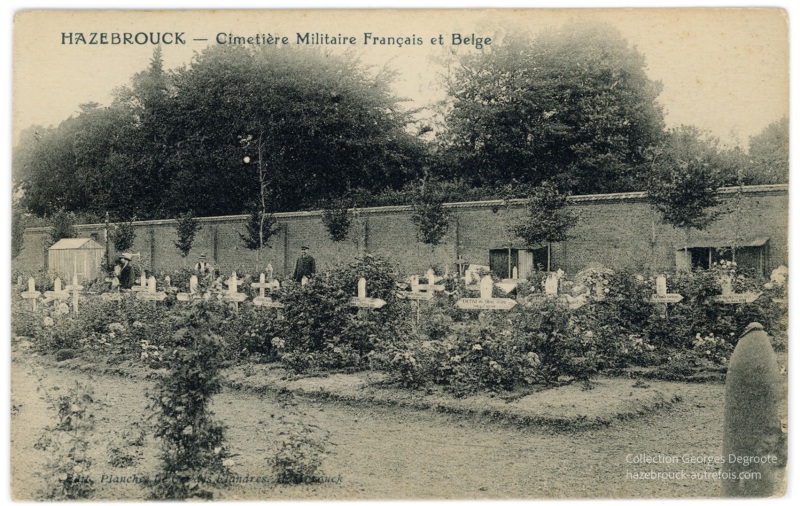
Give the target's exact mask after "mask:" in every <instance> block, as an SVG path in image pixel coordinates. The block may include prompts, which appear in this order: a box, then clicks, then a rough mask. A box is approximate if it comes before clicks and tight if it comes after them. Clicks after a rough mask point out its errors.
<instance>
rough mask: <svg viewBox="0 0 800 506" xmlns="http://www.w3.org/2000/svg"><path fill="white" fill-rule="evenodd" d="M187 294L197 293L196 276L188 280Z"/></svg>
mask: <svg viewBox="0 0 800 506" xmlns="http://www.w3.org/2000/svg"><path fill="white" fill-rule="evenodd" d="M189 293H191V294H195V293H197V276H195V275H194V274H192V277H190V278H189Z"/></svg>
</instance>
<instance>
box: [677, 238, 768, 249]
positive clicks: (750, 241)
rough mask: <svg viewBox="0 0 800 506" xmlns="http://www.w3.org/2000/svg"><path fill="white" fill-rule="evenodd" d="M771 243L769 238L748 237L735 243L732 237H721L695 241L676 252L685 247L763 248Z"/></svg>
mask: <svg viewBox="0 0 800 506" xmlns="http://www.w3.org/2000/svg"><path fill="white" fill-rule="evenodd" d="M767 242H769V237H746V238H742V239H739V240H736V241H734V239H731V238H730V237H726V238H721V237H719V238H718V237H707V238H705V239H698V240H695V241H689V244H687V245H686V246H681V247H679V248H675V249H676V250H682V249H683V248H684V247H687V248H732V247H733V246H736V247H737V248H756V247H759V246H763V245H765V244H767Z"/></svg>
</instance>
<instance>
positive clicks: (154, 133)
mask: <svg viewBox="0 0 800 506" xmlns="http://www.w3.org/2000/svg"><path fill="white" fill-rule="evenodd" d="M392 77H393V76H392V75H391V74H390V73H387V72H378V73H377V74H376V75H373V73H371V72H370V71H368V69H366V68H365V67H364V66H363V65H362V64H360V63H359V62H358V60H356V59H354V58H351V57H348V56H335V55H331V54H326V53H324V52H322V51H318V50H313V49H311V50H309V49H306V48H295V47H281V48H273V47H258V48H247V47H243V46H214V47H210V48H208V49H207V50H205V51H203V52H202V53H200V54H198V55H196V56H195V58H194V60H193V61H192V62H191V64H189V65H187V66H185V67H183V68H180V69H177V70H175V71H172V72H164V70H163V68H162V61H161V52H160V49H156V51H155V53H154V55H153V58H152V60H151V63H150V66H149V67H148V68H147V69H146V70H144V71H142V72H140V73H139V74H137V75H135V76H134V77H133V79H132V82H131V86H130V87H127V88H122V89H119V90H117V91H116V99H115V101H114V103H113V104H112V105H111V106H110V107H99V106H98V105H97V104H86V105H85V106H83V107H82V109H81V111H80V112H78V113H77V114H76V115H75V116H74V117H72V118H70V119H68V120H66V121H64V122H62V124H61V125H59V126H58V127H57V128H52V129H41V128H39V129H35V130H33V129H32V130H31V131H30V132H27V135H25V136H24V137H23V140H22V142H21V143H20V147H19V148H18V149H17V151H16V152H15V159H14V177H15V181H16V182H17V184H19V185H20V186H21V187H22V188H24V190H25V194H24V198H23V199H24V202H23V203H24V205H25V206H26V207H27V208H28V209H30V210H31V211H32V212H33V213H35V214H37V215H49V214H52V213H54V212H56V211H59V210H67V211H75V212H81V213H93V214H95V215H102V214H104V212H105V211H106V210H109V211H111V213H112V218H114V219H124V220H129V219H133V218H134V217H136V218H137V219H144V218H167V217H177V216H179V215H180V214H182V213H185V212H188V211H192V212H194V213H195V214H196V215H198V216H208V215H224V214H238V213H243V212H245V211H246V210H247V209H248V207H249V206H250V205H251V204H252V203H253V202H255V201H257V200H258V196H259V193H260V188H259V186H260V185H259V180H258V173H257V171H256V169H255V164H245V163H243V158H244V157H245V156H249V157H251V158H255V157H256V152H255V151H256V146H255V139H257V138H259V137H261V139H262V140H263V148H264V149H263V153H264V156H263V159H262V160H261V161H262V162H263V164H264V167H265V174H266V178H265V179H266V181H265V184H266V186H267V187H268V189H269V191H270V194H271V195H272V196H273V198H274V202H272V203H271V205H270V207H271V208H273V209H276V210H280V211H286V210H295V209H300V208H304V207H306V208H307V207H311V206H313V205H314V204H315V203H317V202H318V201H320V200H322V199H324V198H329V197H331V196H336V195H343V194H344V193H345V192H346V191H347V190H348V189H350V188H363V189H365V190H367V191H371V192H375V191H379V190H382V189H384V188H387V187H388V188H400V187H402V186H403V184H405V183H406V182H407V181H409V180H411V179H414V178H416V177H417V176H418V173H419V170H418V167H419V166H420V165H419V164H420V163H422V160H423V159H424V155H425V153H424V149H425V146H424V145H423V144H422V142H421V141H420V140H419V139H417V138H416V137H414V136H412V135H411V134H409V133H407V132H406V129H405V128H406V126H407V124H408V123H409V122H410V121H411V117H410V114H409V113H408V112H404V111H403V109H402V107H401V101H400V99H398V98H397V97H395V96H394V95H393V94H392V93H391V91H390V88H389V86H390V82H391V79H392Z"/></svg>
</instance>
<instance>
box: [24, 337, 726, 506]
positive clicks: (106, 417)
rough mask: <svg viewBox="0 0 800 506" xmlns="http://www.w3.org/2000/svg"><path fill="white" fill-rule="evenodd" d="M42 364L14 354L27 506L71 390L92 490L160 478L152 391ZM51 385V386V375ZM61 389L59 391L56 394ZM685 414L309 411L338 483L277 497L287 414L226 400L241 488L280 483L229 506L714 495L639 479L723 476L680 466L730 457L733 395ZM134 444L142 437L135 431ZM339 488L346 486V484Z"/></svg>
mask: <svg viewBox="0 0 800 506" xmlns="http://www.w3.org/2000/svg"><path fill="white" fill-rule="evenodd" d="M37 362H38V360H37V359H36V358H31V357H30V356H28V355H27V354H23V353H22V352H20V351H15V352H14V354H13V367H12V408H13V409H12V412H13V413H14V414H13V415H12V426H11V442H12V447H11V458H12V480H11V484H12V492H13V495H14V498H15V499H35V498H37V493H38V491H39V490H40V489H41V488H42V485H43V481H42V478H41V477H40V476H37V475H36V473H37V472H38V471H41V470H42V469H44V466H45V462H46V460H47V452H46V451H43V450H38V449H35V448H34V445H35V444H36V442H37V440H38V439H39V437H40V436H41V435H42V434H45V433H46V432H47V431H46V430H45V426H47V425H48V424H52V423H53V420H54V416H55V412H54V411H52V410H47V409H46V403H45V402H44V401H43V400H42V399H41V398H40V396H39V393H37V391H36V388H37V386H38V385H39V383H40V382H41V383H42V384H43V386H44V387H45V388H47V389H48V391H51V392H54V393H57V392H59V391H61V392H64V391H66V390H68V389H69V388H70V387H71V386H74V384H75V382H76V381H79V382H81V383H84V384H89V385H91V386H92V388H93V389H94V391H95V397H96V398H97V399H98V400H99V401H101V402H100V403H99V404H102V406H101V407H100V408H99V409H98V411H97V413H96V418H97V423H96V426H95V430H94V431H93V433H92V437H91V440H90V442H89V443H90V448H91V449H92V450H91V457H92V458H93V461H94V465H93V468H92V473H91V475H92V478H93V479H94V480H95V481H96V482H99V481H100V480H101V478H102V476H103V475H106V476H111V475H114V476H123V477H125V476H133V475H138V476H142V475H152V474H154V472H155V469H156V467H157V463H158V460H157V456H158V442H157V441H155V440H153V439H152V437H149V436H148V437H147V438H145V440H144V446H142V447H134V446H129V445H128V444H127V443H128V442H130V441H131V439H132V437H133V436H132V435H131V434H135V433H136V427H135V426H134V425H133V424H134V423H135V422H140V420H141V417H142V413H144V412H145V406H146V399H145V396H144V391H145V389H146V388H148V386H149V384H148V383H147V382H142V381H139V380H132V379H125V378H118V377H109V376H102V377H92V376H90V375H87V374H84V373H80V372H76V371H71V370H66V369H53V368H49V369H47V370H46V371H47V372H46V376H45V377H44V378H43V379H42V380H38V379H37V374H34V372H32V371H33V370H34V368H35V367H37ZM40 376H41V374H40ZM56 387H57V388H59V389H60V390H58V391H55V390H54V388H56ZM681 391H682V394H683V402H680V403H678V404H677V405H675V406H673V407H671V408H670V409H669V410H665V411H661V412H657V413H654V414H652V415H649V416H646V417H643V418H639V419H636V420H633V421H630V422H621V421H617V422H614V423H613V424H612V425H611V426H609V427H606V428H602V429H595V430H585V431H578V432H574V433H557V432H552V431H549V430H543V429H538V428H526V429H520V428H519V427H515V426H511V425H510V424H503V423H498V422H494V421H492V420H483V419H463V418H458V417H456V416H454V415H445V414H438V413H431V412H424V411H422V412H420V411H410V410H403V409H398V408H391V407H375V408H365V407H364V406H358V407H355V406H347V405H343V404H340V403H328V402H314V401H306V400H299V401H298V405H297V409H299V410H301V411H303V412H305V413H306V414H307V416H308V418H309V419H310V420H312V421H313V423H315V424H317V425H319V426H321V427H323V428H325V429H327V430H328V431H329V432H330V434H331V437H330V442H331V445H330V449H331V451H332V453H331V454H330V455H329V456H328V457H327V460H326V462H325V467H324V470H325V473H326V475H327V476H329V477H332V478H334V482H332V483H324V484H315V485H301V486H278V485H275V484H274V482H272V480H271V478H272V476H273V475H272V471H271V467H270V465H269V463H268V459H269V457H270V456H271V455H272V454H273V452H274V441H275V433H276V430H279V428H280V424H279V423H278V422H277V421H276V419H277V417H278V416H280V414H281V410H280V408H279V406H278V404H277V402H276V399H275V398H274V396H272V395H256V394H251V393H247V392H241V391H237V392H233V391H226V392H223V393H222V394H220V395H218V396H217V397H216V399H215V402H214V410H215V412H216V414H217V416H218V417H219V418H220V419H221V420H222V421H223V422H224V423H226V424H227V426H228V429H227V432H226V435H227V441H228V445H229V448H230V450H231V453H232V454H233V457H232V465H231V469H232V470H233V471H234V472H235V473H237V474H238V475H240V476H245V475H250V476H265V477H270V483H263V484H254V483H251V484H236V485H231V486H230V487H229V488H227V489H224V490H221V491H220V494H219V498H222V499H245V498H247V499H257V498H262V499H263V498H314V499H344V498H359V499H366V498H371V499H378V498H408V499H412V498H413V499H422V498H442V499H444V498H477V499H484V498H545V497H548V498H556V497H558V498H560V497H569V498H584V497H594V498H604V497H650V498H653V497H709V496H717V495H719V492H720V490H721V487H720V483H719V482H718V481H715V480H712V479H696V480H690V479H682V480H677V479H665V480H643V481H642V480H634V479H631V477H629V476H628V475H627V473H628V472H631V473H632V472H636V471H639V472H641V471H650V470H654V471H662V472H674V471H681V470H683V471H687V472H693V471H699V472H702V471H704V470H706V471H714V470H716V469H717V468H718V466H717V467H713V466H712V467H704V466H703V465H699V464H687V463H681V462H680V459H679V458H680V456H682V455H684V454H689V455H720V454H721V452H722V444H721V433H722V392H723V386H722V385H719V384H707V385H681ZM126 431H127V432H130V433H126ZM110 448H116V449H117V450H121V451H122V452H123V453H129V454H131V455H133V456H134V457H135V463H134V464H133V465H132V466H130V467H125V468H119V467H113V466H111V465H110V464H109V457H110V453H109V451H110V450H109V449H110ZM639 454H645V455H650V456H658V455H668V456H676V457H678V462H676V463H673V464H664V463H661V464H641V465H637V464H633V463H627V462H626V458H627V459H630V458H631V457H632V456H636V455H639ZM340 476H341V481H339V479H338V478H339V477H340ZM95 488H96V493H95V496H94V497H93V499H97V500H121V499H126V500H141V499H144V498H145V491H144V490H143V489H142V488H141V486H139V485H137V484H134V483H127V484H119V483H111V484H109V483H97V484H96V486H95Z"/></svg>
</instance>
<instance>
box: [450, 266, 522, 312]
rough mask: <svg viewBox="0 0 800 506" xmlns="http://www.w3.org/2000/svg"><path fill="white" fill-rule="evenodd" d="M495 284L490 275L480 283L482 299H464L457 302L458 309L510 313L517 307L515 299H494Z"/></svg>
mask: <svg viewBox="0 0 800 506" xmlns="http://www.w3.org/2000/svg"><path fill="white" fill-rule="evenodd" d="M493 288H494V282H493V281H492V277H491V276H489V275H486V276H484V277H483V278H481V282H480V291H481V296H480V298H477V299H476V298H466V297H465V298H463V299H458V301H456V307H457V308H458V309H463V310H468V311H469V310H480V311H486V310H489V311H508V310H510V309H511V308H513V307H514V306H516V305H517V301H515V300H514V299H505V298H494V297H492V289H493Z"/></svg>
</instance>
